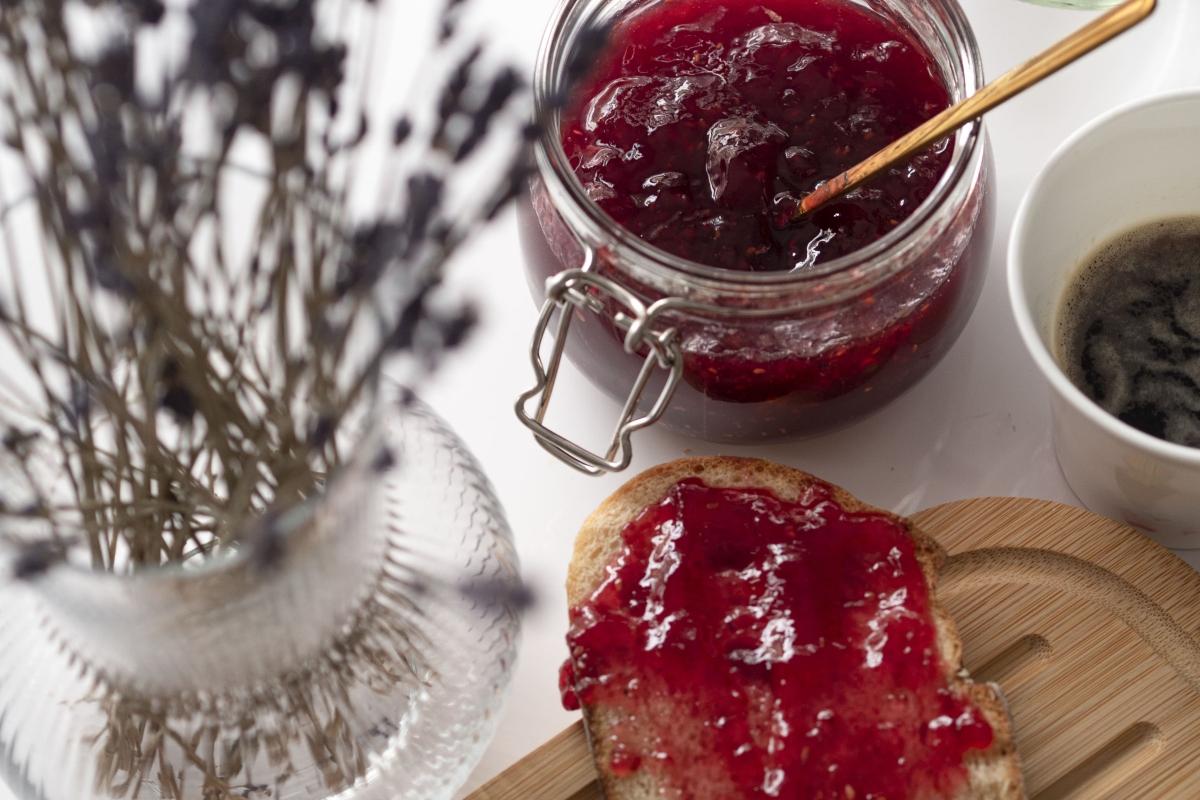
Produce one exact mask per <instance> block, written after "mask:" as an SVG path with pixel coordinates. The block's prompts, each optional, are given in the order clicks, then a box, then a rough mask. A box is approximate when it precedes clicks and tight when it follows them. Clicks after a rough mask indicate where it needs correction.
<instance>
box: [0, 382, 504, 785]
mask: <svg viewBox="0 0 1200 800" xmlns="http://www.w3.org/2000/svg"><path fill="white" fill-rule="evenodd" d="M374 414H375V418H374V424H373V425H371V426H370V431H369V433H368V434H367V436H366V437H365V438H364V439H363V440H362V441H361V442H360V443H359V446H358V447H357V449H356V455H355V458H354V459H353V460H352V461H351V462H348V463H347V464H345V465H344V466H343V467H342V468H341V469H340V471H339V473H338V474H337V477H336V478H335V479H334V480H333V481H332V482H331V483H330V485H329V487H328V490H327V491H326V492H325V494H324V495H322V496H321V497H319V498H317V499H316V500H315V501H313V502H310V503H307V504H305V505H303V506H300V507H298V508H295V509H292V510H291V511H289V512H286V513H284V514H282V515H281V516H280V518H279V524H280V536H281V543H280V545H279V552H278V555H277V557H276V558H274V559H272V562H271V563H270V564H269V565H268V564H265V563H263V562H262V560H261V558H260V557H255V556H254V554H253V551H252V549H249V548H248V549H244V550H242V551H240V552H238V553H235V554H233V555H229V556H219V557H214V560H212V561H209V562H206V563H204V564H203V565H201V566H197V567H186V566H172V567H162V568H156V569H147V570H144V571H141V572H138V573H134V574H129V575H119V574H113V573H108V572H98V571H92V570H89V569H86V568H82V567H79V566H75V565H68V564H64V565H60V566H57V567H54V568H51V569H50V571H49V572H47V573H45V574H42V575H40V576H37V577H29V578H26V579H24V580H15V581H14V580H12V578H11V576H12V575H13V574H14V559H18V558H20V555H19V554H18V553H16V552H13V551H9V550H6V549H4V548H0V644H2V646H0V796H3V795H4V787H5V785H7V786H8V788H9V789H11V790H12V792H13V793H14V794H15V795H16V796H17V797H19V798H21V800H81V799H82V798H88V799H89V800H117V798H123V799H126V800H267V799H268V798H270V800H318V799H320V800H324V798H334V797H336V798H338V799H339V800H395V798H398V797H403V798H406V800H444V798H449V797H450V796H452V794H453V793H454V791H456V790H457V789H458V787H459V786H461V784H462V783H463V782H464V781H465V780H466V778H467V775H468V773H469V772H470V770H471V769H472V768H473V767H474V765H475V763H476V762H477V761H478V758H479V756H480V755H481V754H482V752H483V749H484V747H485V746H486V745H487V743H488V740H489V738H490V736H491V732H492V731H493V729H494V726H495V724H496V720H497V715H498V710H499V703H500V700H501V698H502V696H503V693H504V690H505V688H506V687H507V684H508V679H509V676H510V674H511V671H512V667H513V663H514V658H515V654H516V641H517V633H518V624H519V623H518V617H517V612H516V610H515V609H514V608H512V607H511V605H510V603H509V601H508V599H506V598H509V597H515V596H516V595H515V594H511V593H507V592H505V591H504V590H503V586H504V585H506V584H511V585H514V586H515V585H516V584H515V582H516V581H517V561H516V554H515V552H514V550H513V545H512V538H511V534H510V531H509V529H508V525H507V523H506V522H505V519H504V514H503V511H502V510H501V508H500V505H499V503H498V502H497V500H496V498H495V497H494V495H493V494H492V490H491V486H490V483H489V482H488V480H487V478H486V477H485V476H484V475H483V473H482V472H481V471H480V470H479V467H478V465H477V464H476V462H475V460H474V459H473V458H472V457H471V455H470V453H469V452H467V451H466V449H465V448H464V446H463V444H462V443H461V442H460V441H459V440H458V438H457V437H456V436H455V435H454V434H453V433H452V432H451V431H450V430H449V428H447V427H446V425H445V424H444V423H443V422H442V421H441V420H440V419H439V418H438V417H437V416H436V415H435V414H434V413H433V412H432V411H430V410H429V409H428V408H426V407H424V406H421V405H420V404H414V405H409V406H407V407H406V408H403V409H401V408H399V407H398V406H397V404H396V401H395V400H392V401H390V402H388V403H381V404H380V405H379V407H378V408H377V410H376V411H375V412H374ZM468 581H470V583H467V582H468Z"/></svg>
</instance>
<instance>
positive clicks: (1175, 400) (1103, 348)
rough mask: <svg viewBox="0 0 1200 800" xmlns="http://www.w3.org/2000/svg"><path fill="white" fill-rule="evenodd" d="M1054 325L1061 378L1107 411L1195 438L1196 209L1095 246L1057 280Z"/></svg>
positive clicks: (1156, 432)
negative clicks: (1063, 283)
mask: <svg viewBox="0 0 1200 800" xmlns="http://www.w3.org/2000/svg"><path fill="white" fill-rule="evenodd" d="M1057 333H1058V353H1057V356H1058V360H1059V362H1060V363H1061V364H1062V365H1063V368H1064V370H1065V371H1066V373H1067V375H1068V377H1070V379H1071V381H1072V382H1073V383H1074V384H1075V385H1076V386H1078V387H1079V388H1080V389H1082V390H1083V392H1084V393H1085V394H1087V395H1088V397H1090V398H1092V400H1094V401H1096V403H1097V404H1099V405H1100V406H1101V407H1102V408H1104V409H1105V410H1106V411H1108V413H1110V414H1112V415H1113V416H1115V417H1117V418H1118V419H1120V420H1122V421H1123V422H1126V423H1128V424H1130V425H1132V426H1133V427H1135V428H1138V429H1139V430H1142V431H1145V432H1146V433H1148V434H1150V435H1151V436H1157V437H1158V438H1160V439H1166V440H1167V441H1169V442H1175V443H1176V444H1182V445H1188V446H1191V447H1200V217H1182V218H1179V219H1168V220H1162V221H1159V222H1154V223H1151V224H1150V225H1146V226H1143V227H1140V228H1135V229H1134V230H1132V231H1129V232H1128V233H1125V234H1122V235H1121V236H1118V237H1117V238H1116V239H1113V240H1112V241H1110V242H1108V243H1107V244H1105V245H1104V246H1103V247H1101V248H1100V249H1099V250H1097V251H1096V252H1095V253H1094V254H1093V255H1092V256H1091V257H1090V258H1089V259H1088V260H1087V261H1086V262H1085V263H1084V265H1083V267H1081V268H1080V270H1079V272H1078V273H1077V274H1076V276H1075V277H1074V278H1073V279H1072V282H1071V284H1070V285H1069V286H1068V288H1067V292H1066V295H1065V297H1064V299H1063V304H1062V307H1061V308H1060V309H1059V315H1058V331H1057Z"/></svg>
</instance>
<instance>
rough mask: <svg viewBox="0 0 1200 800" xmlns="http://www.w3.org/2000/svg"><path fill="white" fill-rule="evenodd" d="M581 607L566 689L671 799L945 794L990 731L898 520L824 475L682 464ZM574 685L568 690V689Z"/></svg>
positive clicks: (624, 757) (607, 741)
mask: <svg viewBox="0 0 1200 800" xmlns="http://www.w3.org/2000/svg"><path fill="white" fill-rule="evenodd" d="M621 538H622V542H621V547H620V550H619V553H618V555H617V557H616V558H615V560H613V561H612V562H611V563H610V564H609V565H608V567H607V571H606V575H605V578H604V580H603V582H602V583H601V585H600V586H599V587H598V588H597V589H596V590H595V592H594V593H593V594H592V595H591V596H590V597H589V598H588V599H587V600H586V601H585V602H583V603H581V604H579V605H578V606H576V607H575V608H572V609H571V617H570V619H571V625H570V631H569V633H568V637H567V639H568V644H569V647H570V652H571V658H570V660H569V661H568V663H567V664H566V665H565V666H564V669H563V673H562V688H563V690H564V704H565V705H567V707H568V708H571V707H577V706H578V703H579V702H580V701H581V702H582V703H583V704H584V705H585V706H587V707H588V708H589V709H590V713H593V714H599V715H601V716H602V717H603V718H604V720H605V726H604V727H605V734H606V735H605V737H604V739H603V740H601V741H598V742H596V743H595V744H596V746H597V747H598V748H599V753H600V754H601V755H602V757H604V758H607V759H608V765H609V771H610V772H611V773H612V774H613V775H616V776H624V775H631V774H634V773H636V772H638V771H641V770H645V771H648V772H650V773H651V776H652V777H653V778H654V780H655V782H656V783H657V784H658V785H659V786H661V787H663V788H664V796H665V797H678V798H691V799H694V800H709V799H711V800H716V799H717V798H722V799H723V800H727V799H728V798H732V797H739V798H776V797H778V798H807V799H809V800H817V799H818V798H830V799H832V798H837V800H846V799H847V798H854V799H855V800H869V799H873V800H882V799H883V798H886V799H887V800H901V799H902V798H922V800H923V799H924V798H931V797H953V796H955V795H956V794H957V793H958V792H959V791H961V789H962V788H963V786H964V785H965V782H966V780H967V772H966V767H965V765H964V758H965V757H966V756H967V755H968V754H969V753H970V752H971V751H978V750H983V749H986V748H988V747H989V746H990V745H991V743H992V741H993V731H992V729H991V727H990V725H989V724H988V722H987V721H986V719H984V717H983V715H982V714H981V713H980V711H979V710H978V709H977V708H976V707H975V706H974V705H973V704H972V703H971V702H970V700H969V699H968V698H966V697H964V696H963V695H961V694H960V693H958V692H957V691H956V690H955V689H953V688H952V686H951V683H950V681H949V679H948V678H947V676H946V668H945V666H944V664H943V662H942V659H941V655H940V651H939V649H938V641H937V627H936V625H935V622H934V619H933V615H932V605H931V598H930V591H929V587H928V584H927V582H926V578H925V575H924V573H923V571H922V566H921V562H920V561H919V560H918V558H917V555H916V551H915V543H914V540H913V539H912V537H911V536H910V534H909V532H908V530H907V529H906V527H905V526H904V525H903V524H902V523H901V522H899V521H897V520H896V519H894V518H892V517H889V516H886V515H883V514H879V513H858V512H850V511H847V510H846V509H845V508H843V507H842V506H841V505H840V504H839V503H838V502H837V500H836V498H835V494H834V491H833V489H832V488H831V487H829V486H828V485H826V484H822V483H814V484H813V485H811V486H809V487H808V488H806V489H805V490H804V492H803V493H802V495H801V496H799V497H798V498H797V499H796V500H795V501H794V502H789V501H785V500H782V499H780V498H778V497H776V496H775V495H774V494H772V493H771V492H769V491H766V490H761V489H745V488H739V489H728V488H714V487H710V486H707V485H706V484H704V483H703V482H702V481H701V480H699V479H687V480H683V481H681V482H679V483H677V484H676V485H675V486H673V487H672V488H671V489H670V490H669V491H668V492H667V493H666V495H665V496H664V497H663V499H662V500H661V501H660V502H658V503H656V504H655V505H653V506H650V507H648V508H646V509H645V510H644V511H643V512H642V513H641V514H640V515H639V516H638V517H637V518H636V519H634V520H633V521H632V522H631V523H630V524H629V525H628V526H627V527H626V528H625V530H624V531H623V532H622V534H621ZM572 703H574V704H575V705H572Z"/></svg>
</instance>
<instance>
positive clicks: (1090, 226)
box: [1008, 88, 1200, 549]
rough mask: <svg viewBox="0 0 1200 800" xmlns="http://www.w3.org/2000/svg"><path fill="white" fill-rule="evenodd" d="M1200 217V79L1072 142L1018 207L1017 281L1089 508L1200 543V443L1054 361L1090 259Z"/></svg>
mask: <svg viewBox="0 0 1200 800" xmlns="http://www.w3.org/2000/svg"><path fill="white" fill-rule="evenodd" d="M1189 214H1195V215H1200V88H1198V89H1188V90H1186V91H1181V92H1174V93H1171V94H1167V95H1161V96H1158V97H1154V98H1151V99H1149V100H1143V101H1139V102H1137V103H1134V104H1132V105H1129V106H1125V107H1123V108H1120V109H1117V110H1116V111H1113V112H1111V113H1109V114H1106V115H1105V116H1103V117H1101V118H1100V119H1098V120H1096V121H1095V122H1093V123H1091V124H1090V125H1088V126H1087V127H1085V128H1084V129H1083V130H1082V131H1080V132H1079V133H1077V134H1075V135H1074V136H1072V137H1071V138H1070V139H1068V140H1067V142H1066V143H1065V144H1063V146H1062V147H1060V148H1059V150H1058V152H1057V153H1055V154H1054V156H1053V157H1052V158H1051V160H1050V163H1049V164H1048V165H1047V166H1046V168H1045V169H1044V170H1043V171H1042V173H1041V175H1039V176H1038V178H1037V180H1036V181H1035V182H1034V184H1033V187H1032V188H1031V189H1030V190H1029V193H1028V194H1027V195H1026V197H1025V200H1024V202H1023V203H1022V205H1021V209H1020V211H1019V212H1018V213H1017V220H1016V223H1015V225H1014V228H1013V232H1012V241H1011V242H1010V246H1009V256H1008V288H1009V296H1010V298H1011V300H1012V306H1013V312H1014V314H1015V315H1016V318H1017V326H1018V327H1019V328H1020V331H1021V338H1022V339H1023V340H1024V342H1025V346H1026V347H1027V348H1028V349H1029V352H1030V353H1031V354H1032V355H1033V360H1034V361H1036V362H1037V365H1038V368H1039V369H1040V370H1041V371H1042V374H1043V375H1045V376H1046V380H1047V381H1049V383H1050V389H1051V403H1052V409H1053V417H1054V447H1055V452H1056V453H1057V454H1058V462H1059V465H1060V466H1061V467H1062V471H1063V473H1064V475H1065V476H1066V479H1067V482H1068V483H1069V484H1070V485H1071V488H1072V489H1073V490H1074V491H1075V494H1076V495H1077V496H1078V497H1079V499H1080V500H1082V501H1083V502H1084V503H1085V504H1086V505H1087V506H1088V507H1089V508H1091V509H1092V510H1093V511H1096V512H1098V513H1100V514H1103V515H1105V516H1107V517H1111V518H1113V519H1118V520H1123V521H1125V522H1129V523H1132V524H1134V525H1136V526H1137V527H1139V528H1142V529H1143V530H1145V531H1146V532H1148V533H1149V534H1150V535H1151V536H1152V537H1154V538H1155V539H1156V540H1157V541H1159V542H1161V543H1162V544H1164V545H1166V546H1167V547H1172V548H1176V549H1195V548H1200V449H1196V448H1190V447H1183V446H1181V445H1176V444H1170V443H1168V442H1165V441H1162V440H1160V439H1156V438H1154V437H1153V436H1149V435H1147V434H1145V433H1142V432H1141V431H1139V430H1137V429H1135V428H1133V427H1130V426H1129V425H1126V424H1125V423H1123V422H1121V421H1120V420H1118V419H1117V418H1116V417H1113V416H1111V415H1110V414H1108V413H1107V412H1105V411H1104V410H1103V409H1101V408H1100V407H1099V406H1098V405H1096V404H1095V403H1093V402H1092V401H1091V400H1089V399H1088V397H1087V396H1086V395H1084V394H1083V392H1081V391H1080V390H1079V389H1077V388H1076V387H1075V386H1074V385H1073V384H1072V383H1071V381H1070V380H1069V379H1068V378H1067V376H1066V375H1065V374H1064V373H1063V371H1062V369H1061V368H1060V367H1059V366H1058V363H1057V361H1056V360H1055V358H1054V355H1053V353H1054V350H1055V325H1056V318H1057V315H1058V311H1059V306H1060V302H1061V300H1062V297H1063V294H1064V291H1065V289H1066V288H1067V286H1068V284H1069V281H1070V279H1071V278H1072V277H1073V275H1074V274H1075V273H1076V271H1077V270H1078V269H1079V267H1080V265H1081V264H1082V263H1083V262H1084V261H1085V260H1086V259H1087V257H1088V256H1089V255H1090V254H1091V253H1092V252H1093V251H1094V250H1095V249H1096V248H1097V247H1098V246H1099V245H1101V244H1103V243H1104V242H1106V241H1107V240H1109V239H1111V238H1112V237H1113V236H1115V235H1117V234H1120V233H1122V232H1123V231H1126V230H1129V229H1130V228H1133V227H1136V226H1138V225H1140V224H1142V223H1147V222H1151V221H1154V220H1156V219H1161V218H1163V217H1177V216H1183V215H1189Z"/></svg>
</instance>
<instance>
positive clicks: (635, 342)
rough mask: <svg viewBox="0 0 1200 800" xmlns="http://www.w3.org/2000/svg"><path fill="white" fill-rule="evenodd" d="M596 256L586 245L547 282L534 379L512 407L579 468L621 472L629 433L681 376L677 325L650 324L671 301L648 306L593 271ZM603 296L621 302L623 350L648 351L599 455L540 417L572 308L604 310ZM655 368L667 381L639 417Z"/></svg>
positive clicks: (657, 408) (662, 405)
mask: <svg viewBox="0 0 1200 800" xmlns="http://www.w3.org/2000/svg"><path fill="white" fill-rule="evenodd" d="M595 258H596V256H595V251H593V250H591V249H590V248H588V249H587V252H586V257H585V259H584V264H583V267H582V268H580V269H575V270H569V271H567V272H562V273H559V274H558V275H555V276H554V277H552V278H550V279H549V280H548V281H547V282H546V302H545V303H544V304H543V305H542V312H541V315H540V316H539V318H538V323H537V328H536V329H535V330H534V334H533V346H532V348H531V350H530V357H531V360H532V362H533V371H534V375H535V377H536V379H537V383H536V385H535V386H534V387H533V388H532V389H530V390H529V391H527V392H525V393H524V394H522V395H521V396H520V398H518V400H517V405H516V411H517V417H518V418H519V419H520V420H521V422H522V423H524V425H525V426H526V427H528V428H529V429H530V430H532V431H533V435H534V436H535V437H536V438H537V441H538V443H539V444H540V445H541V446H542V447H544V448H546V450H548V451H549V452H550V453H552V454H553V455H554V456H555V457H557V458H558V459H560V460H561V461H563V462H565V463H566V464H568V465H570V466H572V467H574V468H575V469H577V470H579V471H580V472H584V473H587V474H588V475H603V474H605V473H608V472H620V471H621V470H623V469H625V468H626V467H628V466H629V463H630V461H631V460H632V459H633V451H632V449H631V446H630V439H631V437H632V436H633V434H634V433H635V432H636V431H639V430H641V429H642V428H645V427H647V426H650V425H653V424H654V423H655V422H657V421H658V419H659V418H660V417H661V416H662V415H663V412H664V411H666V410H667V406H668V404H669V403H670V401H671V396H672V395H673V394H674V393H675V388H676V387H677V386H678V385H679V379H680V378H681V377H682V376H683V357H682V354H681V353H680V351H679V345H678V343H677V341H676V331H675V329H674V328H670V327H668V328H665V329H661V330H660V329H656V328H655V327H653V322H654V321H655V318H656V317H657V315H658V313H659V312H660V311H661V310H663V309H664V308H666V307H668V306H669V301H659V302H658V303H655V304H654V305H652V306H650V307H649V308H647V306H646V304H645V303H643V302H642V301H641V300H640V299H638V297H637V296H636V295H634V294H633V293H632V292H630V291H629V290H628V289H626V288H625V287H624V286H621V285H620V284H619V283H616V282H615V281H613V280H610V279H609V278H605V277H603V276H600V275H597V274H595V273H594V272H593V267H594V265H595ZM605 296H607V297H609V298H611V299H612V300H615V301H616V303H617V305H618V307H619V308H618V310H617V311H616V313H615V314H613V315H612V316H611V319H612V321H613V322H614V323H615V324H616V325H617V327H618V328H619V329H620V330H621V331H623V332H624V334H625V340H624V347H625V351H626V352H627V353H630V354H637V353H638V352H639V351H640V350H642V348H643V347H645V348H646V349H647V353H646V358H645V361H644V362H643V363H642V367H641V369H640V370H639V372H638V376H637V379H636V380H635V381H634V383H633V387H632V389H630V392H629V396H628V397H627V398H626V399H625V405H624V407H623V408H622V409H621V416H620V418H619V419H618V420H617V425H616V428H615V429H614V431H613V435H612V439H611V440H610V442H609V445H608V449H607V450H606V451H605V453H604V455H600V454H599V453H596V452H593V451H591V450H588V449H587V448H585V447H582V446H580V445H578V444H576V443H575V442H572V441H571V440H569V439H567V438H566V437H564V436H562V435H561V434H559V433H557V432H555V431H553V430H551V429H550V428H548V427H547V426H546V425H545V422H544V421H545V418H546V412H547V410H548V409H549V407H550V396H551V394H552V393H553V392H554V384H555V382H556V381H557V379H558V372H559V368H560V367H561V366H562V356H563V351H564V348H565V346H566V342H567V335H568V334H569V332H570V330H571V322H572V320H573V319H574V317H575V313H576V311H577V310H578V311H586V312H589V313H593V314H597V315H601V316H604V315H606V314H607V313H608V309H607V308H606V304H605V302H604V301H603V300H602V298H603V297H605ZM555 313H557V314H558V324H557V325H556V327H555V332H554V348H553V350H552V351H551V352H550V357H549V360H548V362H547V363H543V361H542V344H543V342H544V340H545V337H546V331H547V330H548V329H549V327H550V323H551V321H552V320H553V319H554V316H555ZM656 369H663V370H666V371H667V380H666V384H665V385H664V386H663V389H662V391H661V392H660V393H659V396H658V399H657V400H656V401H655V402H654V405H653V406H652V407H651V408H650V410H649V411H648V412H647V413H646V414H644V415H643V416H640V417H637V416H635V415H636V414H637V408H638V405H639V404H640V402H641V399H642V395H643V394H645V391H646V386H647V384H648V383H649V381H650V378H651V376H652V375H653V374H654V371H655V370H656ZM535 398H536V399H537V407H536V410H535V411H534V412H533V414H532V415H530V414H529V412H528V408H529V402H530V401H531V400H533V399H535Z"/></svg>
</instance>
